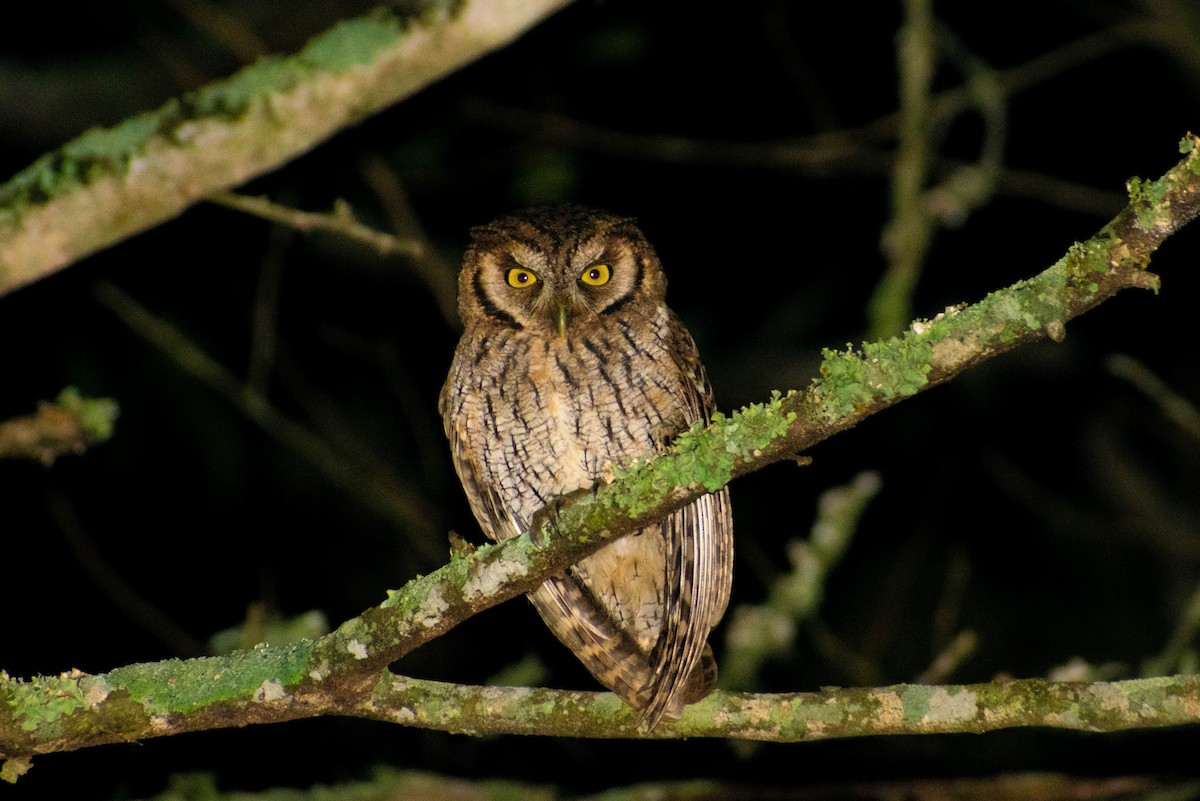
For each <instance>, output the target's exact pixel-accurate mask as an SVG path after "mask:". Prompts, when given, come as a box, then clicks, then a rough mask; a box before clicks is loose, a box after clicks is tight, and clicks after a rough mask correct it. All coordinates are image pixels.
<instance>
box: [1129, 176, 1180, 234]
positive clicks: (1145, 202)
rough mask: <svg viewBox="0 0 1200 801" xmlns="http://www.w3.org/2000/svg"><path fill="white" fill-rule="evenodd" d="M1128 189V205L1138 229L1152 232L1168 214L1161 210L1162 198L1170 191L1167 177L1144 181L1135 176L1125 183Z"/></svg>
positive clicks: (1170, 183) (1170, 187) (1170, 186)
mask: <svg viewBox="0 0 1200 801" xmlns="http://www.w3.org/2000/svg"><path fill="white" fill-rule="evenodd" d="M1126 186H1127V187H1128V189H1129V205H1130V207H1131V208H1132V209H1133V213H1134V216H1135V218H1136V219H1137V224H1138V227H1139V228H1141V229H1142V230H1143V231H1153V230H1154V229H1155V228H1157V227H1158V225H1159V223H1160V221H1162V220H1163V219H1164V218H1165V217H1167V216H1168V214H1169V212H1168V211H1167V210H1166V209H1164V208H1163V205H1162V203H1163V198H1164V197H1166V195H1167V193H1168V192H1170V191H1171V190H1172V188H1173V187H1172V182H1171V181H1170V179H1169V178H1168V177H1164V178H1160V179H1159V180H1157V181H1144V180H1142V179H1141V178H1138V177H1137V176H1134V177H1133V178H1130V179H1129V181H1128V182H1127V183H1126Z"/></svg>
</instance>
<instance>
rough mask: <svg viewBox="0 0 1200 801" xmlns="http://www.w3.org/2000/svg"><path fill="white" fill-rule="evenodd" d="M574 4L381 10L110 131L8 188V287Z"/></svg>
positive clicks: (4, 279)
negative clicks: (299, 48) (290, 52)
mask: <svg viewBox="0 0 1200 801" xmlns="http://www.w3.org/2000/svg"><path fill="white" fill-rule="evenodd" d="M567 2H569V0H487V2H480V1H479V0H467V2H444V1H443V0H426V2H418V3H409V4H405V7H406V8H409V9H410V10H409V11H408V13H407V14H401V13H400V12H398V11H395V10H393V7H394V4H393V5H392V6H383V7H381V8H377V9H375V10H374V11H373V12H371V13H369V14H367V15H365V16H362V17H359V18H357V19H353V20H347V21H344V22H341V23H339V24H338V25H336V26H334V27H333V28H331V29H330V30H328V31H326V32H325V33H323V34H321V35H320V36H318V37H316V38H314V39H313V40H312V41H310V42H309V43H308V45H307V46H306V47H305V48H304V49H303V50H301V51H300V52H299V53H297V54H295V55H293V56H291V57H289V58H271V59H263V60H261V61H259V62H257V63H256V64H254V65H253V66H250V67H247V68H245V69H243V70H242V71H240V72H238V73H236V74H235V75H233V76H232V77H230V78H227V79H225V80H222V81H218V82H216V83H213V84H210V85H208V86H206V87H204V88H202V89H199V90H197V91H194V92H191V93H189V94H187V95H184V96H183V97H181V98H178V99H175V100H172V101H170V102H168V103H167V104H166V105H164V106H163V107H162V108H160V109H158V110H156V111H152V112H148V113H145V114H141V115H139V116H137V117H133V118H130V119H128V120H125V121H124V122H122V123H120V124H118V125H116V126H114V127H112V128H107V129H94V130H91V131H88V132H86V133H84V134H83V135H82V136H80V137H78V138H77V139H75V140H73V141H71V142H68V143H67V144H65V145H63V146H62V147H61V148H59V149H58V150H56V151H54V152H52V153H48V154H46V155H45V156H43V157H42V158H40V159H38V160H37V161H36V162H34V163H33V164H32V165H30V166H29V167H28V168H26V169H25V170H23V171H22V172H20V173H18V174H17V175H16V176H14V177H13V178H12V179H10V180H9V181H8V182H7V183H5V184H3V185H0V294H4V293H6V292H10V291H12V290H13V289H16V288H18V287H21V286H23V285H25V284H28V283H30V282H32V281H36V280H38V279H39V278H42V277H44V276H46V275H48V274H50V273H52V272H54V271H55V270H58V269H60V268H62V267H65V266H66V265H68V264H70V263H72V262H73V261H75V260H77V259H79V258H82V257H83V256H86V255H88V254H89V253H92V252H94V251H96V250H99V249H101V248H104V247H107V246H109V245H111V244H113V243H115V242H118V241H120V240H121V239H123V238H125V237H127V236H129V235H130V234H133V233H136V232H138V231H143V230H146V229H148V228H151V227H153V226H154V225H157V224H158V223H160V222H163V221H164V220H167V219H170V218H172V217H174V216H176V215H177V214H179V213H180V212H182V211H183V210H184V209H186V208H187V207H188V206H190V205H192V204H193V203H195V202H196V201H198V200H201V199H203V198H204V197H206V196H207V195H208V194H209V193H211V192H213V191H215V190H218V189H225V188H228V187H231V186H237V185H240V184H242V183H245V182H246V181H247V180H249V179H250V178H253V177H255V176H257V175H260V174H262V173H264V172H266V171H267V170H270V169H272V168H274V167H276V166H278V165H279V164H282V163H284V162H286V161H288V160H289V159H291V158H294V157H295V156H298V155H300V154H301V153H304V152H306V151H308V150H310V149H311V148H313V147H314V146H316V145H317V144H319V143H320V142H322V141H324V140H325V139H327V138H329V137H330V136H331V135H333V134H334V133H336V132H337V131H339V130H341V129H342V128H345V127H347V126H349V125H352V124H354V123H356V122H358V121H360V120H362V119H363V118H364V117H366V116H368V115H370V114H372V113H374V112H376V111H379V110H380V109H383V108H385V107H387V106H389V105H391V104H392V103H395V102H396V101H397V100H399V99H401V98H403V97H406V96H408V95H410V94H412V93H414V92H416V91H417V90H418V89H421V88H422V87H424V86H426V85H427V84H429V83H432V82H433V81H435V80H437V79H438V78H440V77H442V76H443V75H445V74H447V73H449V72H451V71H453V70H455V69H457V68H459V67H461V66H464V65H465V64H468V63H470V62H471V61H473V60H475V59H477V58H479V57H480V56H482V55H484V54H485V53H487V52H488V51H490V50H493V49H495V48H497V47H500V46H502V45H504V44H506V43H508V42H509V41H511V40H513V39H515V38H516V37H517V36H519V35H520V34H521V33H523V32H524V31H525V30H526V29H527V28H529V27H530V26H532V25H533V24H534V23H536V22H538V21H540V20H541V19H542V18H544V17H546V16H548V15H549V14H551V13H553V12H554V11H557V10H558V9H559V8H561V7H562V6H564V5H566V4H567Z"/></svg>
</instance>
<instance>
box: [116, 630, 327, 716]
mask: <svg viewBox="0 0 1200 801" xmlns="http://www.w3.org/2000/svg"><path fill="white" fill-rule="evenodd" d="M311 653H312V643H311V642H309V641H303V642H297V643H291V644H289V645H287V646H284V647H263V648H255V649H252V650H248V651H238V652H235V653H233V654H230V655H228V656H222V657H201V658H199V659H187V660H179V659H169V660H166V661H163V662H154V663H146V664H138V665H129V666H127V667H122V668H117V669H116V670H113V671H112V672H111V673H109V674H108V683H109V687H110V689H112V690H126V691H127V692H128V693H129V696H130V698H131V700H133V701H134V702H135V703H138V704H141V706H142V708H143V709H145V711H146V712H147V713H148V714H151V715H165V714H168V713H188V712H194V711H196V710H198V709H203V708H204V707H207V706H209V705H211V704H214V703H219V702H221V701H230V702H234V701H238V702H240V701H244V700H245V699H247V698H253V697H254V696H255V693H256V692H257V691H258V690H259V688H261V687H264V686H266V685H268V684H270V683H272V682H278V683H279V684H280V685H281V686H283V687H292V686H295V685H296V684H298V683H299V682H300V681H301V680H302V679H303V678H304V676H305V675H307V672H308V669H309V664H310V661H311V660H310V656H311Z"/></svg>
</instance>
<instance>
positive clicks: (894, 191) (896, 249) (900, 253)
mask: <svg viewBox="0 0 1200 801" xmlns="http://www.w3.org/2000/svg"><path fill="white" fill-rule="evenodd" d="M904 15H905V21H904V24H903V25H902V26H901V27H900V32H899V34H898V35H897V39H898V42H897V46H896V50H897V61H898V66H899V75H900V138H899V141H898V142H897V143H896V158H895V161H894V162H893V164H892V174H891V193H890V200H891V216H890V217H889V219H888V221H887V224H886V225H885V226H884V229H883V242H882V250H883V253H884V255H885V256H886V257H887V261H888V266H887V269H886V270H885V271H884V273H883V277H882V278H881V279H880V281H879V284H878V285H877V286H876V287H875V291H874V292H873V293H872V294H871V300H870V303H869V304H868V306H867V317H868V325H867V334H868V336H869V337H870V338H872V339H875V338H879V337H890V336H893V335H895V334H896V333H898V332H899V331H901V330H903V328H904V326H905V325H906V324H907V323H908V321H909V318H910V317H912V302H911V299H912V293H913V290H914V289H915V288H916V284H917V278H918V277H919V276H920V274H921V266H922V264H924V262H925V254H926V252H928V250H929V245H930V242H932V240H933V233H934V229H935V228H936V220H935V218H934V216H933V214H932V211H931V209H930V208H929V204H928V202H927V200H926V195H925V182H926V180H927V178H928V174H929V170H930V168H931V165H932V162H933V154H934V152H935V150H936V148H935V146H934V143H933V120H932V117H931V115H930V108H931V106H932V98H931V89H932V83H933V71H934V66H935V64H936V63H937V50H936V46H935V42H936V39H935V36H934V18H933V2H932V0H905V2H904Z"/></svg>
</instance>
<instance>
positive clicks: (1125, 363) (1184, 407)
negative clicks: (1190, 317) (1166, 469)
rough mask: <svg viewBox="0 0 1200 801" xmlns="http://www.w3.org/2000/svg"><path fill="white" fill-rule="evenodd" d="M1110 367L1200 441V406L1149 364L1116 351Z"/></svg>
mask: <svg viewBox="0 0 1200 801" xmlns="http://www.w3.org/2000/svg"><path fill="white" fill-rule="evenodd" d="M1107 367H1108V371H1109V372H1110V373H1112V374H1113V375H1115V376H1116V377H1117V378H1120V379H1122V380H1123V381H1126V382H1128V384H1129V385H1130V386H1132V387H1133V388H1134V389H1136V390H1138V391H1140V392H1141V393H1142V394H1143V395H1145V396H1146V397H1147V398H1149V399H1150V400H1152V401H1154V402H1155V403H1157V404H1158V408H1159V410H1160V411H1161V412H1162V413H1163V416H1164V417H1166V418H1167V419H1168V420H1170V421H1171V422H1172V423H1174V424H1175V425H1177V426H1179V427H1180V428H1181V429H1183V432H1184V433H1185V434H1187V435H1188V436H1190V437H1192V438H1193V439H1196V440H1198V441H1200V409H1197V408H1196V406H1195V404H1193V403H1192V402H1191V401H1189V400H1188V399H1187V398H1185V397H1183V396H1182V395H1180V394H1179V393H1178V392H1176V391H1175V390H1173V389H1171V387H1170V386H1168V385H1167V383H1166V382H1165V381H1163V380H1162V379H1161V378H1159V377H1158V376H1156V375H1155V374H1154V373H1153V372H1152V371H1151V370H1150V369H1149V368H1148V367H1146V365H1144V364H1142V363H1141V362H1139V361H1138V360H1137V359H1134V358H1133V357H1131V356H1126V355H1124V354H1122V353H1115V354H1113V355H1112V356H1109V357H1108V363H1107Z"/></svg>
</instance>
